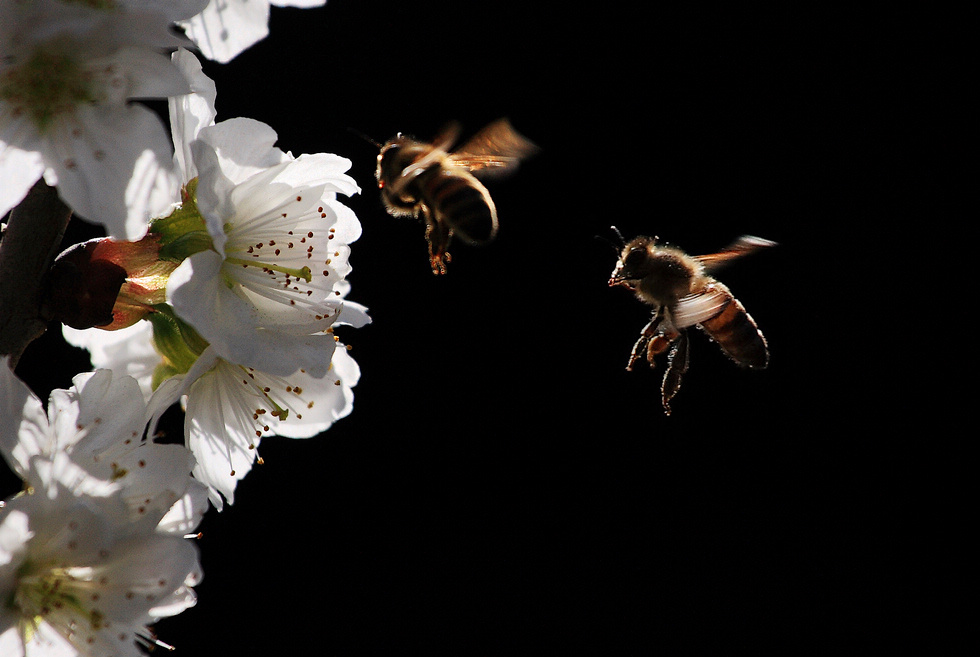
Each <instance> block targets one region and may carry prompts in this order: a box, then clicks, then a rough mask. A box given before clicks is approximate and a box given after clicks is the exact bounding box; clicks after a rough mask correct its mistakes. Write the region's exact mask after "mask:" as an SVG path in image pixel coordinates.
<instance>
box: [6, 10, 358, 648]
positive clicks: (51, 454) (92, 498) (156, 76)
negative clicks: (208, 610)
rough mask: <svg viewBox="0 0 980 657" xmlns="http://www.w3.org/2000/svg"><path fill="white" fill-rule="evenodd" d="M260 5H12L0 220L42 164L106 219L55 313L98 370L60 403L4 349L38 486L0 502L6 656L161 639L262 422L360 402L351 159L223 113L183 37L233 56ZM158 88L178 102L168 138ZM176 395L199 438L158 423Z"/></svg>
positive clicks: (270, 424) (11, 401)
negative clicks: (295, 147) (289, 143)
mask: <svg viewBox="0 0 980 657" xmlns="http://www.w3.org/2000/svg"><path fill="white" fill-rule="evenodd" d="M273 4H291V5H294V6H315V5H322V4H323V0H321V1H319V2H317V1H316V0H306V1H303V0H296V1H293V2H283V3H273ZM268 5H269V3H267V2H245V1H244V0H237V1H236V0H222V2H217V1H212V2H210V3H208V2H206V0H149V1H147V0H114V1H112V2H106V3H75V2H68V1H67V0H10V1H7V0H4V1H3V2H0V181H2V185H0V190H2V191H0V215H3V214H5V213H6V212H7V211H8V210H9V209H11V208H12V207H14V206H16V205H17V204H18V203H20V202H21V200H22V199H23V198H24V197H25V195H26V194H27V193H28V190H29V189H30V188H31V187H32V186H33V185H34V184H35V183H36V182H37V181H38V180H39V179H41V178H43V180H44V181H45V182H46V183H47V184H48V185H51V186H53V187H55V188H56V189H57V193H58V195H59V197H60V198H61V199H62V200H63V201H64V202H65V203H66V204H67V205H68V206H69V207H70V208H71V209H72V210H73V212H74V213H75V214H76V215H77V216H79V217H80V218H82V219H84V220H87V221H92V222H96V223H101V224H103V225H104V226H105V229H106V232H107V233H108V236H107V237H105V238H99V239H96V240H92V241H91V242H87V243H84V244H79V245H76V246H75V247H72V248H71V249H68V250H67V251H65V252H64V253H63V254H62V255H61V256H60V257H59V258H58V260H57V261H56V263H55V265H54V267H53V268H52V270H51V276H52V280H55V281H58V280H63V281H66V282H67V281H69V280H70V282H71V285H70V286H67V287H70V288H71V289H72V290H73V292H72V293H73V294H76V293H77V295H78V296H77V298H76V297H66V299H62V301H61V302H59V303H60V305H59V307H58V308H57V311H58V313H59V314H58V319H60V320H61V321H62V322H63V324H64V329H63V333H64V336H65V338H66V340H67V341H69V342H70V343H72V344H75V345H77V346H81V347H84V348H86V349H88V350H89V353H90V356H91V362H92V365H93V368H94V370H93V371H92V372H87V373H83V374H79V375H78V376H76V377H75V378H74V380H73V386H72V387H71V388H70V389H67V390H55V391H53V392H52V393H51V395H50V398H49V399H48V401H47V404H46V405H45V404H44V403H43V402H42V401H41V399H39V398H38V397H37V396H36V395H34V393H32V392H31V391H30V390H29V388H28V387H27V386H26V385H25V384H24V383H23V382H22V381H20V380H19V379H18V378H17V377H16V376H15V374H14V373H13V370H12V368H11V363H10V360H9V358H8V357H6V356H4V357H2V359H0V453H2V455H3V457H4V459H5V460H6V462H7V463H8V465H9V466H10V467H11V469H12V470H13V471H14V472H15V473H16V474H17V475H18V476H19V477H20V478H21V479H22V480H23V482H24V485H23V490H22V492H21V493H19V494H17V495H15V496H14V497H12V498H10V499H8V500H7V501H5V502H3V503H0V654H2V655H4V656H5V657H6V656H7V655H11V656H15V655H37V654H52V655H53V654H57V655H75V654H82V655H130V654H140V645H142V646H144V647H152V646H153V645H154V644H156V643H159V641H158V640H157V639H156V638H155V636H154V635H153V633H152V630H151V628H150V626H151V625H152V623H153V622H155V621H156V619H159V618H162V617H166V616H171V615H174V614H177V613H179V612H181V611H182V610H184V609H186V608H188V607H190V606H192V605H193V604H195V602H196V597H195V592H194V588H193V587H194V586H195V585H196V583H197V582H199V581H200V579H201V577H202V572H201V567H200V558H199V554H198V549H197V546H196V544H195V542H194V541H193V540H192V539H193V536H194V532H195V531H196V529H197V527H198V525H199V523H200V521H201V519H202V517H203V516H204V514H205V512H206V511H207V510H208V509H209V508H214V509H217V510H221V509H222V508H223V506H224V505H225V504H232V503H233V502H234V492H235V488H236V485H237V483H238V482H239V481H240V480H241V479H242V478H243V477H244V476H245V475H246V474H247V473H248V472H249V471H250V470H251V468H252V466H253V464H255V463H256V462H261V459H260V457H259V456H258V448H259V445H260V442H261V441H262V439H264V438H266V437H268V436H271V435H277V436H284V437H290V438H309V437H313V436H316V435H318V434H320V433H321V432H323V431H324V430H326V429H327V428H329V427H330V426H331V425H332V424H333V423H334V422H336V421H337V420H338V419H340V418H343V417H345V416H346V415H348V414H349V413H350V412H351V410H352V404H353V391H352V389H353V387H354V386H355V385H356V384H357V381H358V378H359V376H360V372H359V369H358V366H357V363H356V362H355V361H354V360H353V359H352V358H351V356H350V354H349V353H348V350H347V348H346V347H345V345H344V344H343V343H342V342H341V341H340V338H339V336H338V335H337V333H336V332H335V328H336V327H338V326H351V327H358V326H363V325H365V324H366V323H368V322H369V321H370V318H369V316H368V314H367V311H366V309H365V308H364V307H363V306H361V305H360V304H357V303H355V302H353V301H350V300H348V299H347V295H348V292H349V290H350V286H349V284H348V282H347V280H346V279H347V275H348V274H349V273H350V271H351V266H350V262H349V258H350V252H351V244H352V243H353V242H354V241H356V240H357V238H358V237H359V235H360V224H359V222H358V220H357V218H356V216H355V215H354V213H353V212H352V211H351V210H350V209H349V208H348V207H347V206H346V205H344V204H343V203H342V202H341V201H340V200H339V199H338V195H346V196H349V195H352V194H356V193H358V192H359V191H360V190H359V188H358V186H357V184H356V183H355V181H354V180H353V179H352V178H351V177H350V176H349V175H347V173H346V172H347V170H348V169H349V168H350V164H351V163H350V162H349V161H348V160H346V159H345V158H342V157H339V156H337V155H333V154H327V153H316V154H303V155H299V156H294V155H292V153H289V152H284V151H282V150H280V149H279V148H277V147H276V145H275V144H276V141H277V136H276V133H275V132H274V130H273V129H272V128H271V127H269V126H268V125H265V124H263V123H261V122H258V121H255V120H251V119H247V118H235V119H228V120H223V121H217V120H216V119H217V113H216V111H215V97H216V89H215V84H214V82H213V81H212V80H210V79H209V78H208V77H207V76H206V75H205V74H204V73H203V71H202V68H201V64H200V62H199V60H198V59H197V57H196V56H195V55H194V54H192V52H191V51H190V50H189V49H188V48H196V49H198V50H199V51H200V52H201V53H203V54H204V55H205V56H207V57H209V58H212V59H215V60H217V61H228V60H229V59H231V58H232V57H234V55H235V54H237V53H238V52H241V50H243V49H244V48H246V47H248V46H249V45H251V44H252V43H254V42H255V41H257V40H258V39H260V38H262V36H264V34H265V30H266V22H267V17H268ZM219 24H220V25H221V29H220V32H219V30H218V29H217V28H216V26H217V25H219ZM175 25H177V26H180V27H181V28H182V29H183V32H184V33H185V35H186V36H181V35H179V33H178V32H176V31H175V30H174V29H173V28H174V26H175ZM229 26H237V27H240V28H242V29H237V30H234V29H233V30H228V27H229ZM247 26H251V28H250V29H245V28H246V27H247ZM219 34H220V37H219V36H218V35H219ZM142 98H166V99H167V100H168V103H169V117H168V118H169V133H170V134H169V135H168V134H167V130H166V129H165V127H164V124H165V123H166V121H163V120H161V119H160V118H159V117H158V116H157V115H156V114H154V113H153V112H151V111H150V110H148V109H147V108H145V107H143V106H141V105H139V104H138V103H133V102H131V101H133V100H137V99H142ZM4 246H6V245H4ZM59 276H61V278H60V279H59V278H58V277H59ZM79 291H80V292H79ZM174 405H179V407H180V408H182V409H183V413H184V432H183V433H184V435H183V444H169V443H163V442H159V437H158V436H157V432H156V428H157V426H158V423H159V421H160V419H161V416H162V415H163V413H164V412H165V411H167V410H168V409H170V408H172V407H173V406H174Z"/></svg>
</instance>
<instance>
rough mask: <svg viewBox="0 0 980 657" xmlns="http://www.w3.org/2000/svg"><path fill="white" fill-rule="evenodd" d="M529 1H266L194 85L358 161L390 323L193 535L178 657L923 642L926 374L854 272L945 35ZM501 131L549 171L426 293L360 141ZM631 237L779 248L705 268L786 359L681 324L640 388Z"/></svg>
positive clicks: (890, 212)
mask: <svg viewBox="0 0 980 657" xmlns="http://www.w3.org/2000/svg"><path fill="white" fill-rule="evenodd" d="M545 4H546V3H535V2H527V1H525V2H509V1H503V2H494V3H472V2H467V3H463V2H449V1H425V2H416V3H405V2H392V1H384V2H369V1H366V0H365V1H360V2H355V1H354V0H331V1H330V2H329V3H328V4H327V6H326V7H323V8H320V9H314V10H280V9H273V13H272V21H271V36H270V37H269V38H267V39H266V40H265V41H263V42H261V43H259V44H258V45H256V46H254V47H253V48H251V49H250V50H248V51H246V52H245V53H243V54H241V55H239V56H238V57H237V58H236V59H235V60H234V61H233V62H232V63H230V64H228V65H223V66H222V65H214V64H207V65H206V67H205V71H206V72H207V73H208V74H209V75H210V76H211V77H213V78H214V79H215V81H216V83H217V89H218V98H217V109H218V119H219V120H221V119H226V118H231V117H234V116H249V117H252V118H255V119H259V120H261V121H264V122H266V123H268V124H270V125H271V126H272V127H273V128H274V129H276V130H277V132H278V134H279V138H280V140H279V146H280V147H281V148H283V149H284V150H291V151H292V152H293V153H294V154H299V153H302V152H321V151H326V152H336V153H339V154H341V155H344V156H346V157H349V158H350V159H351V160H353V168H352V171H351V173H352V175H353V176H354V177H355V178H356V179H357V181H358V183H359V184H360V186H361V188H362V193H361V195H359V196H357V197H355V198H352V199H350V201H349V205H350V206H351V207H353V208H354V210H355V211H356V212H357V215H358V217H359V219H360V221H361V223H362V225H363V231H364V234H363V237H362V238H361V239H360V240H359V241H358V242H357V243H356V244H355V245H354V251H353V255H352V263H353V266H354V271H353V273H352V274H351V275H350V277H349V280H350V281H351V283H352V285H353V291H352V293H351V295H350V298H351V299H352V300H355V301H359V302H361V303H364V304H365V305H367V306H368V307H369V309H370V312H371V315H372V317H373V320H374V321H373V324H371V325H369V326H367V327H365V328H362V329H358V330H346V331H343V332H342V333H343V338H344V340H345V341H346V342H348V343H349V344H351V345H352V346H353V350H352V352H351V353H352V355H353V356H354V357H355V358H356V359H357V361H358V363H359V364H360V366H361V368H362V379H361V382H360V384H359V385H358V387H357V388H356V389H355V393H356V401H355V408H354V412H353V414H352V415H351V416H350V417H348V418H346V419H344V420H342V421H340V422H338V423H337V424H336V425H335V426H334V427H333V428H332V429H331V430H330V431H329V432H327V433H326V434H324V435H322V436H320V437H318V438H315V439H310V440H306V441H291V440H288V439H282V438H272V439H268V440H266V441H265V442H263V444H262V447H261V452H262V455H263V457H264V459H265V461H266V463H265V465H264V466H262V467H258V468H256V469H255V470H253V472H252V473H251V474H250V475H249V476H248V477H247V478H246V479H245V480H244V482H243V483H242V484H240V485H239V487H238V490H237V492H236V503H235V505H234V506H233V507H231V508H229V509H227V510H226V511H224V512H223V513H221V514H217V513H213V512H212V514H209V516H208V517H207V518H206V520H205V522H204V525H203V527H202V529H203V532H204V535H203V538H201V539H200V541H199V545H200V548H201V552H202V560H203V564H204V572H205V579H204V582H203V583H202V585H201V586H200V587H198V592H199V602H198V605H197V606H196V607H195V608H192V609H190V610H188V611H186V612H184V613H183V614H181V615H180V616H178V617H176V618H174V619H171V620H166V621H163V622H161V623H159V624H158V626H157V629H158V631H159V633H160V636H161V638H162V639H164V640H165V641H167V642H169V643H173V644H175V645H176V646H177V648H178V650H179V652H178V653H176V654H180V655H186V656H187V657H191V656H196V655H214V654H236V655H290V654H297V653H299V651H301V650H313V651H314V653H313V654H324V655H362V654H363V655H381V654H385V655H389V654H394V655H399V654H429V655H474V656H476V655H479V656H496V655H529V654H533V655H538V654H576V653H577V654H623V655H652V654H709V653H706V652H705V651H710V654H732V653H740V652H746V653H752V654H760V653H763V654H764V653H776V654H794V655H800V654H850V653H851V651H852V650H854V649H855V648H857V647H869V646H876V647H882V646H883V645H886V644H887V645H906V646H907V645H909V644H910V642H912V641H913V640H915V639H917V638H918V637H919V635H920V631H921V626H919V625H918V624H917V623H913V622H907V620H908V619H909V618H911V617H914V614H913V613H912V607H911V606H912V604H913V603H912V599H913V598H912V596H910V595H907V590H909V589H911V587H912V585H913V582H918V581H920V580H922V579H923V578H924V575H923V572H922V564H921V562H920V561H917V559H916V557H915V556H914V555H915V554H916V553H917V550H918V548H917V540H918V535H919V530H918V529H916V526H917V523H918V522H919V521H920V520H921V519H922V515H923V514H924V510H923V507H922V503H921V501H920V497H919V492H918V487H919V486H920V485H921V477H920V475H921V472H920V471H919V469H920V468H924V467H925V466H924V465H923V464H924V462H925V461H926V460H927V459H928V458H929V457H928V448H927V446H925V445H924V444H923V443H922V442H921V441H918V440H912V439H909V438H907V437H903V436H904V435H905V434H903V433H902V432H901V431H899V430H898V429H897V423H896V422H894V421H893V420H899V421H900V422H902V423H907V422H908V420H907V418H905V417H903V414H904V413H905V412H907V411H909V410H910V409H911V408H913V406H914V405H915V404H916V403H918V401H919V397H918V394H919V392H921V388H922V387H923V384H922V383H921V377H922V376H923V375H922V373H921V372H916V367H917V366H916V365H914V364H913V363H911V362H909V361H908V360H905V361H904V362H902V360H903V358H904V355H903V356H902V357H900V358H896V357H889V358H887V359H883V360H881V361H877V360H876V361H875V362H874V363H873V364H872V363H871V358H869V356H870V355H872V354H884V353H885V352H886V351H887V348H886V346H885V344H886V342H888V341H889V339H890V337H893V336H892V334H891V332H890V331H889V330H888V328H889V326H890V322H891V321H892V320H891V319H889V318H888V317H887V316H886V317H881V315H880V314H881V313H882V312H883V307H885V306H886V303H885V298H886V297H887V296H888V295H889V292H888V287H889V285H888V283H887V281H885V280H883V279H882V278H881V276H880V272H879V269H878V267H877V265H875V264H872V256H871V255H870V252H871V251H872V250H874V249H876V248H878V247H876V246H875V245H876V244H878V243H880V241H881V240H882V239H883V238H882V236H886V237H887V236H888V235H889V234H891V233H893V232H894V231H895V229H896V226H900V225H901V222H902V221H904V220H905V219H907V218H909V217H911V216H912V215H914V214H915V213H916V212H917V211H918V208H917V206H916V201H915V200H914V198H913V197H914V196H915V194H914V192H913V189H912V186H911V181H913V180H915V179H916V175H915V173H914V169H915V167H917V166H925V165H924V164H922V163H921V162H919V161H918V160H916V159H915V158H914V157H913V156H912V155H911V153H912V152H913V151H914V150H916V149H917V147H918V146H920V145H921V144H922V142H923V141H926V140H927V136H926V135H925V133H924V132H923V131H922V126H921V125H919V124H918V123H917V122H916V120H915V118H914V108H913V103H912V102H907V101H909V99H911V98H912V97H913V96H916V95H917V94H921V93H925V94H928V90H926V91H925V92H915V94H913V92H912V90H911V89H910V86H911V84H912V83H911V82H910V80H911V79H913V78H917V77H918V74H919V73H920V70H919V68H920V67H921V66H922V64H920V63H919V60H918V58H917V52H918V51H919V49H920V48H921V47H922V42H923V41H924V39H925V38H927V37H928V36H931V35H932V33H933V32H934V31H935V28H934V24H935V20H934V19H933V18H932V17H928V16H916V15H912V14H907V13H902V12H896V11H893V12H892V13H880V14H879V13H872V12H864V13H860V12H855V11H852V10H835V11H830V10H823V9H800V8H796V7H794V8H792V9H782V10H761V9H739V10H726V11H717V10H708V9H704V8H694V9H676V8H674V9H663V8H659V7H658V8H646V7H647V5H645V4H641V3H634V5H633V7H643V8H642V9H636V8H634V9H623V8H621V7H602V6H596V5H585V6H582V5H579V6H578V8H576V7H573V6H571V5H559V6H557V7H555V8H551V7H548V8H546V7H545V6H544V5H545ZM549 4H550V3H549ZM500 116H507V117H509V118H510V119H511V121H512V123H513V124H514V125H515V126H516V127H517V129H518V130H520V131H521V132H522V133H524V134H525V135H527V136H528V137H529V138H531V139H532V140H534V141H535V142H536V143H537V144H538V145H539V146H540V147H541V152H540V153H539V154H538V155H537V156H536V157H535V158H534V159H532V160H530V161H528V162H526V163H525V164H524V165H523V166H522V168H521V169H520V170H519V172H518V173H517V174H516V175H515V176H513V177H510V178H508V179H506V180H502V181H495V182H493V183H490V184H489V187H490V190H491V192H492V193H493V195H494V198H495V201H496V204H497V208H498V212H499V215H500V221H501V229H500V233H499V237H498V239H497V241H496V242H495V243H494V244H493V245H491V246H489V247H487V248H473V247H467V246H465V245H461V244H459V245H456V246H455V248H454V249H452V253H453V256H454V259H453V261H452V263H451V264H450V266H449V273H448V275H447V276H445V277H435V276H433V275H432V274H431V273H430V271H429V266H428V263H427V258H426V251H425V242H424V240H423V236H422V233H423V230H422V226H421V225H420V224H418V223H417V222H414V221H412V220H406V219H395V218H392V217H389V216H388V215H387V214H386V213H385V211H384V209H383V208H382V206H381V201H380V199H379V196H378V194H377V190H376V188H375V185H374V179H373V169H374V162H375V155H376V149H375V148H374V147H373V146H372V145H371V144H369V143H367V142H366V141H364V140H363V139H361V138H360V137H359V136H357V134H355V133H354V132H352V129H353V130H356V131H359V132H361V133H364V134H366V135H369V136H370V137H371V138H372V139H374V140H377V141H379V142H380V141H384V140H386V139H387V138H389V137H391V136H393V135H394V134H395V133H397V132H399V131H402V132H406V133H410V134H414V135H416V136H418V137H423V138H428V137H432V136H434V135H435V134H436V133H437V132H438V131H439V129H440V128H441V127H442V126H443V125H444V124H446V123H447V122H448V121H450V120H459V121H461V122H462V124H463V126H464V129H465V130H467V131H468V132H472V131H475V130H477V129H478V128H480V127H482V125H484V124H486V123H488V122H490V121H492V120H493V119H495V118H498V117H500ZM75 223H76V224H77V223H78V222H75ZM613 224H615V225H616V226H618V227H619V228H620V230H621V231H622V232H623V234H624V235H626V236H627V237H631V236H633V235H636V234H653V235H658V236H660V238H661V239H663V240H666V241H668V242H670V243H672V244H675V245H677V246H680V247H681V248H684V249H685V250H687V251H689V252H691V253H708V252H711V251H713V250H716V249H718V248H720V247H722V246H724V245H726V244H728V243H729V242H730V241H731V240H733V239H734V238H735V237H737V236H738V235H741V234H753V235H759V236H762V237H766V238H769V239H772V240H775V241H776V242H778V243H779V247H778V248H776V249H772V250H769V251H766V252H763V253H760V254H758V255H753V256H752V257H751V258H746V259H744V260H742V261H740V262H738V263H737V264H734V265H732V266H731V267H730V268H728V269H726V270H725V271H724V272H723V273H722V274H720V275H719V278H721V279H722V280H723V281H724V282H726V283H727V284H728V285H729V287H730V288H731V289H732V290H733V292H734V293H735V294H736V296H738V297H739V298H740V299H741V300H742V302H743V303H744V304H745V305H746V307H747V308H748V309H749V311H750V312H751V313H752V315H753V316H754V317H755V319H756V320H757V322H758V323H759V325H760V327H761V328H762V330H763V331H764V332H765V334H766V336H767V338H768V340H769V344H770V350H771V364H770V368H769V369H768V370H766V371H764V372H754V371H745V370H741V369H739V368H737V367H735V366H734V365H733V364H732V363H731V362H730V361H729V360H728V359H727V358H726V357H724V356H723V355H722V354H721V352H720V351H719V350H718V348H717V347H716V346H715V345H713V344H712V343H710V342H709V341H708V340H707V338H706V337H705V336H704V335H702V334H695V335H693V336H692V345H691V349H692V353H691V359H692V362H691V369H690V371H689V372H688V374H687V376H686V378H685V382H684V386H683V388H682V389H681V391H680V393H679V395H678V396H677V397H676V399H675V400H674V404H673V408H674V413H673V415H672V416H671V417H665V416H664V414H663V412H662V409H661V407H660V402H659V385H660V377H661V373H660V372H650V371H647V370H645V369H643V368H640V369H639V370H638V371H635V372H632V373H629V372H626V371H625V370H624V366H625V364H626V360H627V357H628V355H629V351H630V349H631V347H632V345H633V342H634V340H635V338H636V336H637V334H638V332H639V330H640V329H641V327H642V326H643V325H644V324H645V322H646V321H647V318H648V314H649V309H648V308H645V307H643V306H642V305H641V304H640V303H639V302H638V301H636V300H635V299H634V298H632V297H631V295H630V294H629V293H628V292H626V291H625V290H622V289H610V288H608V287H607V285H606V280H607V278H608V276H609V273H610V271H611V270H612V268H613V265H614V264H615V255H614V253H613V250H612V249H611V248H610V246H609V245H608V244H606V243H604V242H603V241H601V240H598V239H596V235H602V236H604V237H610V236H611V233H610V231H609V226H610V225H613ZM73 230H76V231H80V234H81V233H82V232H84V230H85V229H84V227H77V228H73ZM880 248H881V249H884V248H885V247H883V246H882V247H880ZM61 349H62V348H61V347H59V338H58V335H57V331H51V332H49V334H48V335H47V336H46V337H45V338H43V339H42V340H40V341H38V342H37V343H36V344H35V345H33V346H32V349H31V351H30V352H28V354H27V355H26V356H25V358H24V360H23V362H22V365H21V368H20V373H21V374H22V376H24V377H25V378H26V379H28V380H29V381H30V382H31V383H32V384H33V385H34V386H35V387H36V388H37V389H39V390H41V391H42V394H43V393H44V392H46V390H45V389H46V388H50V387H51V386H54V385H56V386H60V387H65V386H67V385H68V384H69V381H70V376H71V374H73V373H74V371H71V372H66V373H59V372H57V371H54V370H52V369H50V368H45V366H44V364H43V362H44V359H45V358H50V357H51V356H52V355H53V354H58V357H59V358H61V359H62V360H61V363H66V362H73V363H75V365H76V366H77V369H84V368H85V367H86V364H85V363H84V362H83V360H82V361H77V360H76V361H66V360H64V359H65V358H74V359H78V358H79V357H81V358H82V359H84V354H83V353H81V352H78V351H77V350H70V349H68V350H66V351H65V352H62V351H61ZM63 353H64V354H67V355H62V354H63ZM888 353H889V354H893V353H894V352H888ZM890 363H893V364H890ZM62 366H63V365H62ZM905 428H906V430H908V429H910V426H908V425H907V424H906V426H905ZM11 490H13V488H11ZM916 599H917V600H918V601H919V602H922V598H916ZM719 650H720V652H719Z"/></svg>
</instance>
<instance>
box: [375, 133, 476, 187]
mask: <svg viewBox="0 0 980 657" xmlns="http://www.w3.org/2000/svg"><path fill="white" fill-rule="evenodd" d="M459 131H460V127H459V123H457V122H455V121H453V122H451V123H449V124H448V125H446V127H444V128H443V129H442V130H441V131H440V132H439V134H438V136H437V137H436V138H435V140H433V142H432V144H431V146H430V149H429V152H428V153H426V154H425V155H423V156H422V157H420V158H419V159H417V160H415V161H414V162H412V163H411V164H410V165H408V166H407V167H405V168H404V169H402V172H401V173H400V174H398V177H397V178H395V179H394V180H393V181H391V189H392V192H393V193H395V194H400V193H401V192H402V191H403V190H404V189H405V186H406V185H408V183H410V182H411V181H412V180H413V179H415V177H416V176H418V175H420V174H421V173H422V172H423V171H425V170H426V169H428V168H429V167H431V166H432V165H433V164H435V163H436V162H439V161H440V160H441V159H442V158H444V157H446V153H447V152H448V151H449V149H450V148H451V147H452V145H453V144H455V143H456V140H457V139H458V138H459Z"/></svg>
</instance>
